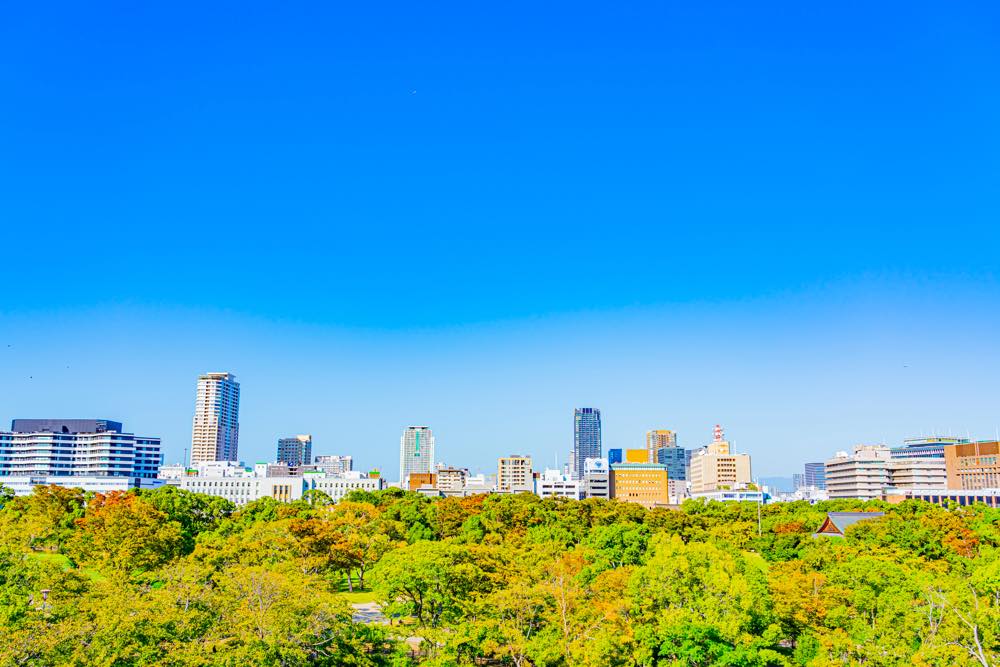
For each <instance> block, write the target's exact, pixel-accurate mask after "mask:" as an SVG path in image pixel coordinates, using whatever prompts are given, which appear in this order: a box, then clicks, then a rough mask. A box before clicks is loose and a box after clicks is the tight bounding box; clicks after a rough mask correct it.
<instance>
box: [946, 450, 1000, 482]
mask: <svg viewBox="0 0 1000 667" xmlns="http://www.w3.org/2000/svg"><path fill="white" fill-rule="evenodd" d="M944 462H945V469H946V474H947V487H948V488H949V489H955V490H962V491H981V490H983V489H996V488H1000V442H997V441H996V440H984V441H979V442H967V443H961V444H955V445H949V446H946V447H945V448H944Z"/></svg>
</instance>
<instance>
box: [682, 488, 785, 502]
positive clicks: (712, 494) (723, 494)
mask: <svg viewBox="0 0 1000 667" xmlns="http://www.w3.org/2000/svg"><path fill="white" fill-rule="evenodd" d="M691 497H692V498H694V499H695V500H703V501H705V502H708V501H709V500H718V501H720V502H738V503H743V502H750V503H760V504H764V503H766V502H767V501H768V500H769V499H770V496H768V494H766V493H764V492H763V491H753V490H750V489H719V490H716V491H701V492H699V493H694V492H692V493H691Z"/></svg>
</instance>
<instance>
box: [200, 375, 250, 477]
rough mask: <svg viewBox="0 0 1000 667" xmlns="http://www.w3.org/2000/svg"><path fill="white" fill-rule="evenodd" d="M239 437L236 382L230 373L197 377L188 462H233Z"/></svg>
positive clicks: (235, 457) (238, 390)
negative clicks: (189, 458)
mask: <svg viewBox="0 0 1000 667" xmlns="http://www.w3.org/2000/svg"><path fill="white" fill-rule="evenodd" d="M239 440H240V383H239V382H237V381H236V376H234V375H233V374H232V373H206V374H205V375H202V376H200V377H199V378H198V394H197V397H196V399H195V407H194V425H193V427H192V429H191V463H200V462H202V461H236V460H237V459H238V458H239V457H238V454H239Z"/></svg>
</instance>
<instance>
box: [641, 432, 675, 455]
mask: <svg viewBox="0 0 1000 667" xmlns="http://www.w3.org/2000/svg"><path fill="white" fill-rule="evenodd" d="M676 446H677V434H676V433H674V432H673V431H669V430H666V429H657V430H652V431H646V451H648V452H649V457H648V459H647V460H648V461H649V462H650V463H657V462H659V456H658V454H659V451H660V450H661V449H663V448H664V447H676Z"/></svg>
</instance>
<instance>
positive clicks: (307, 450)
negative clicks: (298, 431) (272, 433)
mask: <svg viewBox="0 0 1000 667" xmlns="http://www.w3.org/2000/svg"><path fill="white" fill-rule="evenodd" d="M312 442H313V440H312V436H311V435H294V436H290V437H288V438H279V439H278V457H277V459H275V460H276V461H278V462H279V463H287V464H288V465H290V466H303V465H309V464H311V463H312Z"/></svg>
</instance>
